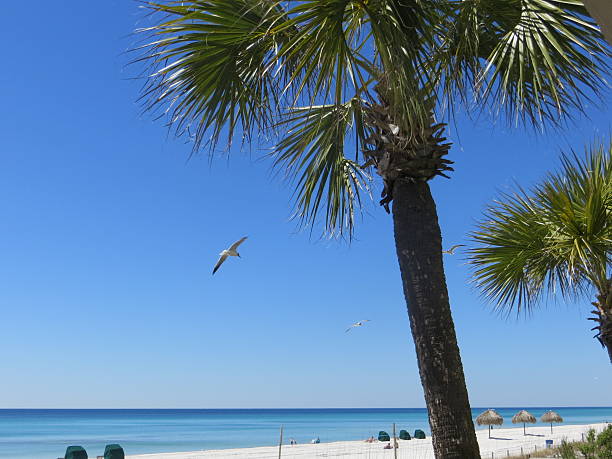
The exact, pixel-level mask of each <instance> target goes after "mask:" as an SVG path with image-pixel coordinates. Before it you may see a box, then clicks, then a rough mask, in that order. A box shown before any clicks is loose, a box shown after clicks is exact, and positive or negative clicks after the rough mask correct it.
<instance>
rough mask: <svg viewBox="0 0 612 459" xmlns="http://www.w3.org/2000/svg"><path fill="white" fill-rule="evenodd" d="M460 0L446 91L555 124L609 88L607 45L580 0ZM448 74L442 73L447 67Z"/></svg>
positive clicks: (450, 38) (513, 115) (446, 59)
mask: <svg viewBox="0 0 612 459" xmlns="http://www.w3.org/2000/svg"><path fill="white" fill-rule="evenodd" d="M455 3H456V19H457V20H456V21H453V23H452V24H450V25H449V29H450V31H451V33H448V34H447V35H446V36H447V38H446V42H445V44H444V47H445V53H442V54H441V58H442V62H443V66H445V70H444V72H446V73H445V79H446V81H445V82H446V92H447V94H448V95H452V94H455V93H457V92H458V93H459V94H461V95H462V96H463V97H464V99H467V94H466V93H467V92H469V91H470V90H475V91H476V93H477V95H478V97H479V99H480V101H481V103H483V104H484V103H489V105H490V106H491V107H492V110H493V111H498V110H504V111H505V112H506V116H507V117H508V119H513V120H518V119H521V120H523V121H529V122H530V123H533V124H536V125H541V124H542V121H552V122H557V121H558V120H559V119H563V118H565V117H569V116H570V113H571V111H572V110H575V109H576V110H578V111H582V110H583V108H584V103H585V102H586V101H588V100H589V97H590V96H591V95H592V94H598V93H600V92H601V90H603V89H604V88H606V87H607V84H606V82H605V80H604V77H605V75H606V74H607V73H609V65H608V63H607V61H606V56H609V51H608V48H607V44H606V43H605V41H604V40H603V37H602V35H601V32H600V31H599V29H598V28H597V27H596V25H595V24H594V23H593V21H592V20H590V18H589V17H588V16H587V15H586V10H585V9H584V6H583V5H582V2H579V1H575V0H464V1H461V2H455ZM444 72H443V73H444Z"/></svg>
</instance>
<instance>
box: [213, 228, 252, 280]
mask: <svg viewBox="0 0 612 459" xmlns="http://www.w3.org/2000/svg"><path fill="white" fill-rule="evenodd" d="M247 237H248V236H245V237H243V238H241V239H238V240H237V241H236V242H234V243H233V244H232V245H231V246H230V248H229V249H226V250H224V251H223V252H221V253H220V254H219V255H220V257H219V260H218V261H217V264H216V265H215V267H214V269H213V272H212V273H213V274H214V273H216V272H217V270H218V269H219V268H220V267H221V265H222V264H223V262H224V261H225V259H226V258H227V257H239V256H240V254H239V253H238V252H237V251H236V249H237V248H238V246H239V245H240V244H242V243H243V242H244V241H245V240H246V238H247Z"/></svg>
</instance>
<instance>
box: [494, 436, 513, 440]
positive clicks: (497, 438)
mask: <svg viewBox="0 0 612 459" xmlns="http://www.w3.org/2000/svg"><path fill="white" fill-rule="evenodd" d="M491 440H512V438H501V437H491Z"/></svg>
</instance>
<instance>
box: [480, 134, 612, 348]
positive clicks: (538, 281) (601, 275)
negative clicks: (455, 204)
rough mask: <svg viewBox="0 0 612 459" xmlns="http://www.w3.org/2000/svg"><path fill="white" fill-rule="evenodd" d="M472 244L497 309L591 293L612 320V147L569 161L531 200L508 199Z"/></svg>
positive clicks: (520, 195)
mask: <svg viewBox="0 0 612 459" xmlns="http://www.w3.org/2000/svg"><path fill="white" fill-rule="evenodd" d="M472 239H473V241H474V242H475V244H476V246H475V247H474V248H472V249H470V250H469V254H470V263H471V265H472V266H473V268H474V282H475V283H476V284H477V285H478V287H480V289H481V290H482V291H483V293H484V294H485V295H486V296H487V297H488V298H489V299H490V300H492V301H494V302H495V303H496V304H497V307H498V308H502V309H505V310H508V311H510V310H511V309H512V308H516V309H517V311H518V312H520V311H521V310H523V309H529V308H530V307H532V306H534V305H536V304H537V303H538V301H539V300H540V299H541V297H542V295H543V294H545V293H549V294H553V293H555V292H556V291H559V292H560V293H561V295H563V296H564V297H575V296H576V294H577V293H580V292H584V291H588V290H591V289H593V288H594V289H595V290H596V292H597V294H598V295H599V296H603V298H600V299H599V301H598V302H596V303H593V304H594V306H596V310H595V311H594V312H595V314H596V316H597V317H599V318H600V319H601V318H605V317H607V316H608V315H609V316H610V317H609V318H610V319H612V298H608V296H609V293H612V291H610V266H611V265H610V262H611V255H612V254H611V248H612V143H610V144H608V145H606V146H604V145H601V144H600V145H597V146H596V147H593V148H592V149H591V150H590V151H588V152H587V154H586V156H585V157H584V158H580V157H578V156H577V155H575V154H574V155H572V156H568V155H564V156H563V157H562V168H561V171H560V172H558V173H554V174H550V175H549V176H548V177H547V178H546V180H544V182H543V183H541V184H539V185H537V186H536V187H534V188H533V190H531V191H530V192H526V191H523V190H520V191H519V192H517V193H514V194H506V195H503V196H502V197H501V198H500V199H499V200H498V201H496V202H495V203H494V204H493V205H492V206H491V207H490V208H489V209H488V211H487V213H486V217H485V219H484V220H483V221H481V222H480V223H479V224H478V229H477V230H476V231H475V232H474V233H473V234H472ZM598 321H599V319H598ZM604 322H605V321H604ZM602 332H603V330H600V332H599V333H598V335H597V336H598V337H600V339H601V338H602ZM604 335H605V333H604ZM604 343H605V340H602V344H604ZM609 350H610V349H609ZM610 351H612V350H610Z"/></svg>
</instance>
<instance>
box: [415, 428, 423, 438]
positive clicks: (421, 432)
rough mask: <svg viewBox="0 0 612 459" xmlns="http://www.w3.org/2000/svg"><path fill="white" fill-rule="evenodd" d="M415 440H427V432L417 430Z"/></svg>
mask: <svg viewBox="0 0 612 459" xmlns="http://www.w3.org/2000/svg"><path fill="white" fill-rule="evenodd" d="M414 438H418V439H419V440H425V432H423V431H422V430H421V429H417V430H415V431H414Z"/></svg>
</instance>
